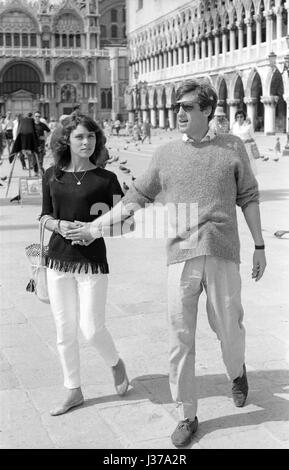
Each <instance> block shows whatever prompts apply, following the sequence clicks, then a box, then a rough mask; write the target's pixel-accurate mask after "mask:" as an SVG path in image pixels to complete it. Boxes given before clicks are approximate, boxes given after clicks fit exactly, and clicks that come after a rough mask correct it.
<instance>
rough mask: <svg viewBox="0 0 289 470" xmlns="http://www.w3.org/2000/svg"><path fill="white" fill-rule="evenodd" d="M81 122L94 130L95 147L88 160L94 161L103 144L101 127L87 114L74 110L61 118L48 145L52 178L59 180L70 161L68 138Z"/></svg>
mask: <svg viewBox="0 0 289 470" xmlns="http://www.w3.org/2000/svg"><path fill="white" fill-rule="evenodd" d="M79 124H81V125H82V126H83V127H85V128H86V129H87V130H88V131H89V132H94V133H95V137H96V142H95V148H94V152H93V154H92V155H91V156H90V158H89V160H90V161H91V162H92V163H94V164H95V163H96V161H97V159H98V157H99V155H100V153H101V151H102V149H103V147H104V145H105V142H106V137H105V135H104V133H103V131H102V130H101V128H100V127H99V126H98V125H97V124H96V122H95V121H94V120H93V119H92V118H91V117H89V116H86V115H84V114H81V113H80V112H78V111H74V112H73V113H71V114H70V115H69V116H67V117H66V118H65V119H63V121H62V123H61V126H60V127H58V128H57V129H55V130H54V131H53V134H52V136H51V141H50V147H51V150H52V153H53V157H54V176H53V179H56V180H59V178H61V176H62V174H63V171H62V170H63V168H65V167H66V166H67V165H68V164H69V163H70V161H71V153H70V146H69V138H70V134H71V132H72V131H74V130H75V129H76V128H77V126H78V125H79Z"/></svg>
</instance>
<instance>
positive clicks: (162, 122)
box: [159, 108, 165, 129]
mask: <svg viewBox="0 0 289 470" xmlns="http://www.w3.org/2000/svg"><path fill="white" fill-rule="evenodd" d="M159 128H160V129H164V128H165V110H164V109H163V108H159Z"/></svg>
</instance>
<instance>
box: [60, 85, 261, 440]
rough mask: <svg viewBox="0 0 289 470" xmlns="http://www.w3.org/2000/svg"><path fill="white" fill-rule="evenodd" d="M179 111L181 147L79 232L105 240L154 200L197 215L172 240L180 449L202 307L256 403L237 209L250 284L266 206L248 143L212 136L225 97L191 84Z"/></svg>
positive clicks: (173, 379)
mask: <svg viewBox="0 0 289 470" xmlns="http://www.w3.org/2000/svg"><path fill="white" fill-rule="evenodd" d="M176 100H177V102H176V105H175V106H174V109H175V112H177V117H178V124H179V129H180V131H181V133H182V134H183V136H182V139H179V140H175V141H173V142H172V141H170V142H169V143H168V144H164V145H162V146H161V147H159V148H158V149H157V150H156V152H155V154H154V155H153V158H152V160H151V163H150V165H149V168H148V169H147V171H146V172H145V173H144V174H143V175H142V176H141V177H140V178H137V179H136V181H135V182H134V185H133V186H132V187H131V188H130V190H129V191H128V192H127V193H126V195H125V197H124V198H123V200H122V201H121V202H120V203H119V204H118V205H116V206H115V208H114V209H113V210H112V211H111V212H110V213H107V214H105V215H104V216H102V217H101V218H99V219H97V220H95V221H94V222H93V223H92V224H88V225H87V224H82V228H78V229H75V230H71V231H70V233H69V234H68V238H70V239H72V240H73V243H79V244H83V243H84V242H83V241H80V240H84V241H85V242H86V243H88V242H89V241H90V240H92V239H93V238H96V237H99V236H101V234H102V230H103V229H104V227H105V226H106V225H109V224H110V223H111V222H112V223H116V222H118V221H119V220H120V219H121V218H125V217H127V216H128V215H129V214H130V211H129V209H130V208H131V207H133V206H134V205H135V204H136V203H137V204H138V205H139V206H141V207H144V206H145V204H146V203H152V202H153V201H154V200H155V198H156V196H157V195H159V194H162V198H163V199H164V200H165V201H166V202H167V203H168V204H171V205H172V204H173V205H174V206H175V207H176V210H179V212H180V211H181V209H182V207H183V204H184V203H185V204H186V207H188V208H189V209H190V207H191V206H193V207H196V205H197V220H195V218H194V217H191V216H190V214H189V216H186V217H185V223H184V221H182V220H181V222H180V226H178V227H177V234H176V235H175V236H172V237H171V238H170V239H169V240H168V246H167V255H168V265H169V268H168V313H169V315H168V317H169V325H170V358H169V360H170V379H169V380H170V388H171V392H172V397H173V399H174V400H175V402H176V404H177V407H178V411H179V416H180V422H179V424H178V426H177V427H176V429H175V431H174V432H173V434H172V442H173V444H174V445H175V446H176V447H182V446H185V445H188V444H189V443H190V441H191V439H192V437H193V435H194V434H195V432H196V430H197V427H198V419H197V397H196V381H195V372H194V370H195V330H196V321H197V308H198V299H199V296H200V294H201V292H202V290H203V289H205V291H206V294H207V314H208V320H209V324H210V326H211V328H212V329H213V331H215V333H216V334H217V337H218V339H219V340H220V342H221V349H222V355H223V360H224V363H225V366H226V370H227V374H228V376H229V378H230V379H231V381H232V395H233V399H234V403H235V405H236V406H238V407H241V406H244V404H245V401H246V398H247V394H248V382H247V377H246V367H245V330H244V327H243V324H242V320H243V309H242V305H241V295H240V294H241V280H240V274H239V263H240V243H239V236H238V228H237V217H236V205H238V206H240V207H241V209H242V211H243V214H244V216H245V220H246V222H247V224H248V227H249V229H250V231H251V234H252V237H253V240H254V243H255V250H254V254H253V271H252V278H254V279H255V280H256V281H258V280H259V279H260V278H261V277H262V275H263V273H264V270H265V267H266V259H265V253H264V240H263V237H262V232H261V222H260V212H259V205H258V198H259V193H258V184H257V181H256V179H255V177H254V175H253V173H252V170H251V167H250V162H249V158H248V155H247V153H246V150H245V147H244V144H243V143H242V141H241V140H240V139H239V138H238V137H236V136H233V135H229V134H219V135H218V134H215V133H214V131H212V130H210V129H209V121H210V120H211V119H212V118H213V116H214V111H215V108H216V104H217V95H216V92H215V91H214V89H213V88H212V87H211V85H208V84H202V83H199V82H197V81H195V80H188V81H186V82H184V84H183V85H181V86H180V88H179V89H178V90H177V93H176Z"/></svg>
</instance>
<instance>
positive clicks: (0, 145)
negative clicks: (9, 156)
mask: <svg viewBox="0 0 289 470" xmlns="http://www.w3.org/2000/svg"><path fill="white" fill-rule="evenodd" d="M3 150H4V117H3V116H2V115H0V165H2V163H3V160H2V155H3Z"/></svg>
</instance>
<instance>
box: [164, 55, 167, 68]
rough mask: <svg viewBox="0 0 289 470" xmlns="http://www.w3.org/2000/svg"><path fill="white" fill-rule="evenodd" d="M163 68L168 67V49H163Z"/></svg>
mask: <svg viewBox="0 0 289 470" xmlns="http://www.w3.org/2000/svg"><path fill="white" fill-rule="evenodd" d="M164 68H165V69H167V68H168V51H164Z"/></svg>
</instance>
